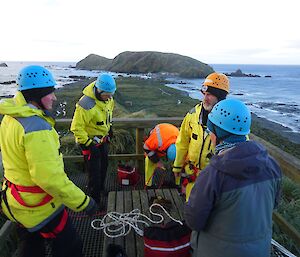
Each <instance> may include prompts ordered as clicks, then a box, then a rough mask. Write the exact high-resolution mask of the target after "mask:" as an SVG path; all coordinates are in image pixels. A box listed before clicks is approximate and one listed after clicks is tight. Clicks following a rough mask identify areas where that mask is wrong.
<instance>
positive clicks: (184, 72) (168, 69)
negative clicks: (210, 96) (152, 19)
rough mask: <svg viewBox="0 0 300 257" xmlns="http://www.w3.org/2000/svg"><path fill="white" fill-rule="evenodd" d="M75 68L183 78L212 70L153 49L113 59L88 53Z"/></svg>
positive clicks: (202, 75) (183, 57) (125, 54)
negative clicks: (158, 74)
mask: <svg viewBox="0 0 300 257" xmlns="http://www.w3.org/2000/svg"><path fill="white" fill-rule="evenodd" d="M76 68H78V69H88V70H107V71H113V72H122V73H144V74H145V73H160V74H163V75H175V76H180V77H183V78H204V77H206V76H207V75H208V74H210V73H212V72H214V70H213V68H212V67H211V66H209V65H208V64H206V63H203V62H200V61H198V60H196V59H193V58H191V57H188V56H183V55H179V54H173V53H161V52H153V51H144V52H123V53H120V54H119V55H117V56H116V57H115V58H114V59H108V58H105V57H102V56H98V55H95V54H90V55H89V56H87V57H86V58H84V59H83V60H81V61H80V62H78V63H77V64H76Z"/></svg>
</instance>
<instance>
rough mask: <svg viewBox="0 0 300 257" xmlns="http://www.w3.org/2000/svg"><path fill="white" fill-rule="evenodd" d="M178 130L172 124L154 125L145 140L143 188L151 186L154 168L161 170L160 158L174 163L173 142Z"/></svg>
mask: <svg viewBox="0 0 300 257" xmlns="http://www.w3.org/2000/svg"><path fill="white" fill-rule="evenodd" d="M178 134H179V130H178V128H177V127H175V126H174V125H172V124H168V123H162V124H158V125H156V126H155V127H154V128H153V129H152V130H151V131H150V134H149V137H148V138H147V139H146V140H145V143H144V146H143V147H144V151H145V186H148V187H150V186H152V178H153V175H154V171H155V169H156V168H163V165H162V163H161V161H160V158H161V157H163V156H166V157H167V160H168V161H174V159H175V155H176V147H175V142H176V139H177V136H178Z"/></svg>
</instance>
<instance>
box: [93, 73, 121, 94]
mask: <svg viewBox="0 0 300 257" xmlns="http://www.w3.org/2000/svg"><path fill="white" fill-rule="evenodd" d="M95 86H96V88H98V89H99V90H100V91H104V92H108V93H111V94H114V93H115V91H116V81H115V79H114V78H113V77H112V76H111V75H109V74H107V73H104V74H101V75H99V76H98V78H97V81H96V84H95Z"/></svg>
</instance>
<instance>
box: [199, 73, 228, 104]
mask: <svg viewBox="0 0 300 257" xmlns="http://www.w3.org/2000/svg"><path fill="white" fill-rule="evenodd" d="M206 91H207V92H210V93H212V94H213V95H215V96H217V97H218V98H219V100H222V99H225V97H226V95H227V94H228V93H229V79H228V78H227V76H226V75H225V74H223V73H217V72H214V73H211V74H209V75H208V76H207V77H206V79H205V80H204V82H203V84H202V88H201V92H202V93H204V92H206Z"/></svg>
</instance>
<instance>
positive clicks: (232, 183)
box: [184, 99, 281, 257]
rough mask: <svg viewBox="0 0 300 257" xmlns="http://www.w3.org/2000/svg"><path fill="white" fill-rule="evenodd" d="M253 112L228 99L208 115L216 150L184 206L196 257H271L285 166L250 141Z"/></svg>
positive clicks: (209, 127) (242, 104) (260, 146)
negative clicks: (274, 219) (275, 214)
mask: <svg viewBox="0 0 300 257" xmlns="http://www.w3.org/2000/svg"><path fill="white" fill-rule="evenodd" d="M250 125H251V115H250V111H249V110H248V108H247V107H246V105H245V104H244V103H242V102H240V101H238V100H234V99H228V100H223V101H220V102H219V103H217V104H216V105H215V106H214V108H213V109H212V111H211V113H210V114H209V115H208V122H207V127H208V129H209V131H210V134H211V140H212V142H213V144H215V145H216V150H215V156H213V157H212V159H211V161H210V164H209V165H208V166H207V167H206V168H205V169H204V170H203V171H202V172H201V173H200V175H199V176H198V178H197V179H196V183H195V186H194V187H193V189H192V191H191V195H190V197H189V200H188V202H187V204H186V206H185V213H184V214H185V215H184V216H185V219H186V222H187V224H188V226H189V227H190V228H191V229H192V230H193V233H192V237H191V246H192V249H193V255H192V256H193V257H202V256H203V257H212V256H213V257H227V256H228V257H240V256H243V257H253V256H256V257H267V256H270V253H271V238H272V212H273V209H274V208H275V207H276V205H277V202H278V197H279V192H280V182H281V170H280V168H279V166H278V164H277V163H276V161H275V160H274V159H273V158H272V157H271V156H270V155H269V154H268V153H267V151H266V149H265V148H264V147H263V146H262V145H260V144H259V143H257V142H255V141H247V137H246V135H248V134H249V133H250Z"/></svg>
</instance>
